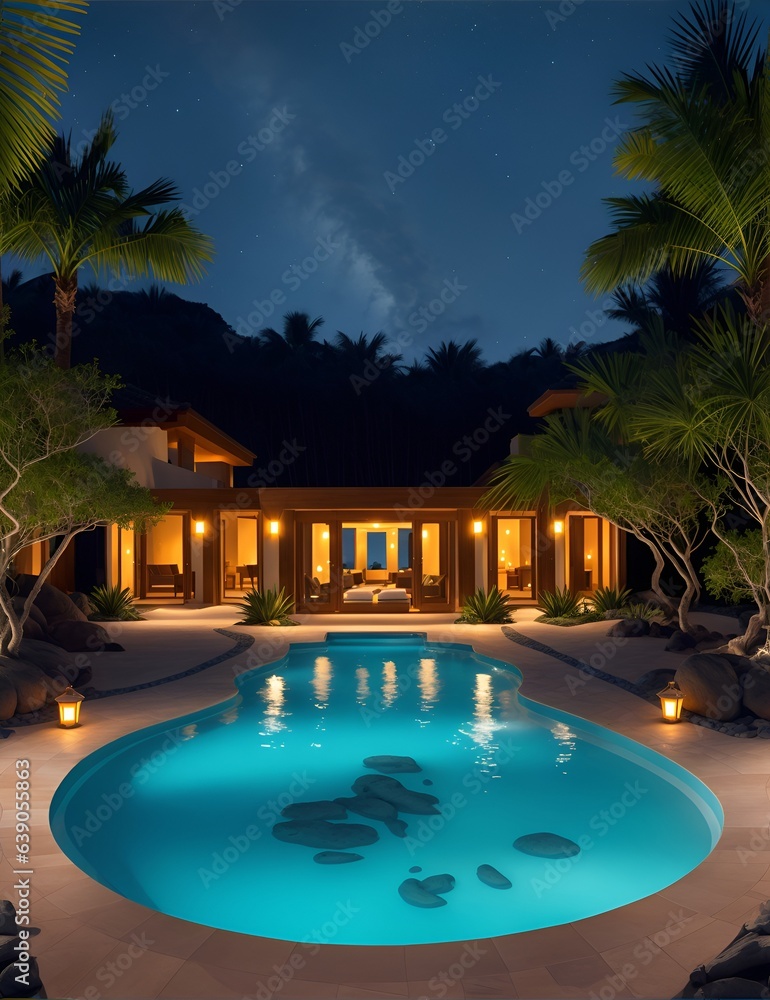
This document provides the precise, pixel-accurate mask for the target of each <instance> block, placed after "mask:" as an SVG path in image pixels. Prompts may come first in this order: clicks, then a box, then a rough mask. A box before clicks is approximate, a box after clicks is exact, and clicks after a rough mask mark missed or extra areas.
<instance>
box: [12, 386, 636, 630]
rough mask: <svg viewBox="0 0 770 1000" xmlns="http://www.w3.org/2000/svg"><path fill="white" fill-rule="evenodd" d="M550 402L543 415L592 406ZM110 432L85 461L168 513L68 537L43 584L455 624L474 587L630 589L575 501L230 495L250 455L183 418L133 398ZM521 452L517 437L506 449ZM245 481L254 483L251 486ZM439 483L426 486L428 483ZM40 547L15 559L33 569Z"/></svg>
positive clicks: (410, 493)
mask: <svg viewBox="0 0 770 1000" xmlns="http://www.w3.org/2000/svg"><path fill="white" fill-rule="evenodd" d="M590 402H591V400H587V399H586V398H585V397H580V395H579V393H578V390H576V389H552V390H549V391H548V392H546V393H545V394H544V395H543V396H541V397H540V398H539V399H538V400H536V401H535V402H534V403H533V404H532V405H531V406H530V408H529V413H530V415H532V416H534V417H542V416H545V415H546V414H548V413H550V412H552V411H554V410H557V409H562V408H564V407H567V406H576V405H588V404H590ZM115 406H116V409H117V410H118V413H119V418H120V423H119V424H118V425H117V426H115V427H112V428H109V429H108V430H105V431H101V432H100V433H99V434H98V435H97V436H96V437H95V438H93V439H92V440H91V441H89V442H88V443H87V444H86V445H85V446H84V450H87V451H89V452H92V453H95V454H98V455H100V456H101V457H103V458H104V459H105V460H107V461H110V462H113V463H116V464H119V465H123V466H125V467H128V468H130V469H131V470H133V471H134V472H135V473H136V476H137V480H138V482H139V483H140V484H141V485H143V486H146V487H148V488H150V489H151V490H152V492H153V494H154V496H155V497H156V498H157V499H158V500H161V501H164V502H166V503H170V504H171V505H172V506H171V509H170V511H169V513H168V514H167V515H166V517H165V518H164V519H163V520H162V521H161V522H160V523H159V524H158V525H156V526H155V527H154V528H153V529H151V530H150V531H148V532H147V533H146V534H138V533H135V532H134V531H132V530H129V531H127V530H121V529H120V528H118V527H117V526H115V525H112V526H110V527H108V528H104V529H99V530H97V531H96V532H94V533H91V534H89V535H86V536H82V537H81V538H79V539H77V542H76V544H75V545H74V546H71V548H70V551H69V552H68V553H65V557H64V558H63V559H62V560H60V562H59V564H58V566H57V567H56V569H55V572H54V575H53V577H52V581H51V582H53V583H55V584H56V585H58V586H60V587H62V588H63V589H65V590H70V591H72V590H90V589H91V587H92V586H93V585H94V584H101V583H107V584H110V585H114V584H118V585H119V586H120V587H121V588H123V587H128V588H129V589H130V590H131V591H132V593H134V594H135V595H136V596H137V598H138V599H139V600H140V601H149V602H153V603H155V602H158V603H162V604H174V603H177V604H184V603H188V602H191V601H194V602H195V603H197V604H205V605H212V604H222V603H226V602H228V601H234V600H237V599H238V598H240V597H242V595H243V593H244V592H245V591H247V590H249V589H251V588H252V587H256V588H257V589H260V590H262V589H267V588H271V587H278V588H281V587H283V588H284V590H285V592H286V593H287V594H291V595H293V596H294V599H295V602H296V607H297V611H298V612H299V613H310V614H317V613H320V614H329V613H339V612H345V613H359V612H363V613H370V614H371V613H377V614H383V613H395V612H455V611H457V610H458V609H459V608H460V606H461V605H462V602H463V599H464V598H465V597H466V596H468V595H469V594H471V593H473V592H474V591H475V590H476V588H478V587H483V588H485V589H489V588H490V587H492V586H497V587H498V589H499V590H501V591H504V592H505V593H507V594H508V595H509V596H510V597H511V599H512V600H514V601H515V602H516V603H517V604H519V605H524V606H526V605H530V604H531V605H534V604H535V602H536V598H537V594H538V593H539V592H541V591H543V590H553V589H554V587H564V586H568V587H570V588H571V589H572V590H573V591H575V592H579V593H582V594H586V595H588V594H590V593H592V592H593V591H595V590H596V589H597V588H598V587H602V586H604V587H606V586H617V585H620V584H622V583H624V581H625V535H624V534H623V533H622V532H619V531H618V530H617V529H616V528H615V527H614V526H613V525H611V524H610V523H609V522H607V521H605V520H603V519H602V518H599V517H597V516H595V515H593V514H591V513H590V512H588V511H586V510H584V509H583V508H580V507H579V506H577V505H575V504H571V505H570V504H563V505H561V506H559V507H557V508H556V509H555V510H549V507H548V504H547V503H546V502H544V503H542V504H541V506H540V507H539V508H538V509H537V510H521V511H504V510H493V511H483V510H482V508H481V507H480V501H481V497H482V496H483V494H484V492H485V489H486V487H485V485H484V484H483V483H482V484H479V485H477V486H467V487H466V486H451V485H441V486H435V485H433V484H432V483H431V482H429V481H428V479H426V480H425V481H424V482H423V483H421V484H419V485H418V486H411V487H395V486H394V487H389V488H366V487H361V488H353V487H340V488H323V489H313V488H289V487H263V486H245V487H239V486H236V485H234V482H235V478H236V470H237V469H246V468H248V467H250V466H251V465H252V463H253V462H254V459H255V458H256V456H255V455H254V453H253V452H251V451H249V449H248V448H245V447H244V446H243V445H241V444H239V443H238V442H237V441H235V440H234V439H233V438H231V437H230V436H229V435H227V434H225V433H224V432H223V431H221V430H220V429H219V428H217V427H215V426H214V425H213V424H211V423H210V422H209V421H208V420H206V419H205V417H203V416H201V415H200V414H199V413H197V412H196V411H195V410H193V409H192V408H191V407H189V406H186V405H178V404H174V403H171V402H170V401H166V402H162V401H159V400H157V399H155V398H154V397H152V396H150V395H148V394H146V393H143V392H142V391H141V390H138V389H134V388H131V387H129V388H127V389H123V390H121V391H120V392H119V393H118V394H117V396H116V400H115ZM520 447H526V439H525V438H524V439H523V438H521V437H516V438H514V439H513V440H512V442H511V449H512V450H516V449H518V448H520ZM254 478H255V477H253V476H252V481H253V479H254ZM432 478H435V477H432ZM42 558H43V553H42V552H41V551H40V547H39V546H38V547H36V549H33V550H30V551H29V552H28V554H27V558H26V559H24V560H21V561H20V565H19V569H20V570H21V571H23V572H30V573H34V572H36V571H37V570H38V569H39V567H40V565H41V560H42Z"/></svg>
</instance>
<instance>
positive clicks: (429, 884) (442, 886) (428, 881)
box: [420, 875, 455, 895]
mask: <svg viewBox="0 0 770 1000" xmlns="http://www.w3.org/2000/svg"><path fill="white" fill-rule="evenodd" d="M420 885H421V886H422V888H423V889H424V890H425V891H426V892H433V893H436V894H438V895H443V894H444V893H445V892H451V891H452V889H454V887H455V877H454V875H429V876H428V877H427V878H424V879H421V880H420Z"/></svg>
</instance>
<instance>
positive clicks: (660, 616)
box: [620, 601, 666, 622]
mask: <svg viewBox="0 0 770 1000" xmlns="http://www.w3.org/2000/svg"><path fill="white" fill-rule="evenodd" d="M620 614H621V617H622V618H642V619H643V620H644V621H647V622H652V621H658V622H663V621H665V620H666V615H665V614H664V612H663V611H662V610H661V609H660V608H659V607H658V605H657V604H653V603H652V601H647V603H646V604H642V603H641V602H637V603H636V604H629V605H627V606H626V607H625V608H623V609H622V611H621V612H620Z"/></svg>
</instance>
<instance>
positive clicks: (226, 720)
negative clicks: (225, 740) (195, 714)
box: [219, 705, 238, 726]
mask: <svg viewBox="0 0 770 1000" xmlns="http://www.w3.org/2000/svg"><path fill="white" fill-rule="evenodd" d="M219 721H220V722H221V723H222V725H223V726H230V725H232V723H233V722H237V721H238V706H237V705H233V706H232V708H228V709H227V711H226V712H222V714H221V715H220V716H219Z"/></svg>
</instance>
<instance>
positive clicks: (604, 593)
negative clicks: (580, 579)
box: [588, 587, 631, 614]
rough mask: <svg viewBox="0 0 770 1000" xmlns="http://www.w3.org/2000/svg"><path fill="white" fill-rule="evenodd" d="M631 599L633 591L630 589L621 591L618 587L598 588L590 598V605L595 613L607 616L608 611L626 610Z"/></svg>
mask: <svg viewBox="0 0 770 1000" xmlns="http://www.w3.org/2000/svg"><path fill="white" fill-rule="evenodd" d="M630 598H631V591H630V590H629V589H628V588H624V589H622V590H621V589H619V588H617V587H597V588H596V590H595V591H594V592H593V594H592V595H591V596H590V597H589V598H588V603H589V604H590V606H591V608H592V609H593V610H594V611H598V612H599V613H600V614H606V613H607V612H608V611H619V610H620V609H621V608H625V607H626V606H627V605H628V602H629V600H630Z"/></svg>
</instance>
